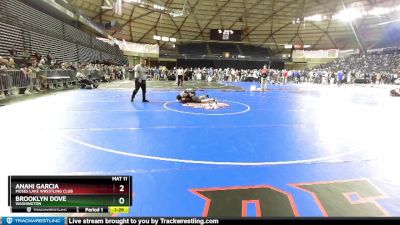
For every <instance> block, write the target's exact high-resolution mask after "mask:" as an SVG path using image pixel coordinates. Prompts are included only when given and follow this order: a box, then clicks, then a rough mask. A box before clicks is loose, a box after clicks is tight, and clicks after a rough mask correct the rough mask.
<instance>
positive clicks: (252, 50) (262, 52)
mask: <svg viewBox="0 0 400 225" xmlns="http://www.w3.org/2000/svg"><path fill="white" fill-rule="evenodd" d="M239 48H240V49H241V51H242V54H243V55H244V56H250V57H253V58H266V57H269V56H271V53H270V51H269V49H267V48H262V47H257V46H254V45H239Z"/></svg>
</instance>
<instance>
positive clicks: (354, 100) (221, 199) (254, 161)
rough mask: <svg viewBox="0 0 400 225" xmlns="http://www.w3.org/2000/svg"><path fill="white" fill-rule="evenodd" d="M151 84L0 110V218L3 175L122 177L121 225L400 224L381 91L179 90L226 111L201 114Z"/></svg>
mask: <svg viewBox="0 0 400 225" xmlns="http://www.w3.org/2000/svg"><path fill="white" fill-rule="evenodd" d="M150 83H151V82H150ZM159 83H161V82H153V85H150V87H151V88H150V89H149V90H148V99H149V100H150V101H151V102H150V103H147V104H146V103H142V102H141V101H140V100H141V92H139V93H138V96H137V98H136V101H135V102H134V103H131V102H130V101H129V100H130V96H131V92H132V86H133V84H132V83H127V82H122V83H118V82H117V83H111V84H109V85H102V86H100V88H99V89H95V90H80V89H76V90H70V91H65V92H57V93H55V94H53V95H44V96H40V97H37V98H31V99H29V100H25V101H19V102H15V103H10V104H7V105H6V106H4V107H1V108H0V126H1V129H0V140H1V141H0V146H1V153H0V154H1V168H2V169H1V171H0V176H1V177H2V178H1V179H2V180H3V181H4V182H1V185H0V193H1V194H0V203H1V205H0V214H1V215H7V214H10V213H9V208H7V204H6V202H7V194H6V193H7V182H6V179H7V176H8V175H130V176H132V177H133V191H134V200H133V206H132V208H131V212H130V214H129V215H130V216H243V217H246V216H249V217H255V216H262V217H269V216H285V217H286V216H289V217H290V216H400V175H399V173H398V171H400V167H399V159H400V158H399V156H400V153H399V149H400V147H399V144H398V137H399V128H400V120H399V117H398V115H399V114H398V113H399V111H400V103H399V99H398V98H395V97H391V96H389V90H390V89H389V88H388V87H374V88H371V87H361V86H342V87H336V86H323V85H314V84H298V85H296V84H288V85H279V86H274V85H270V86H269V87H268V91H266V92H250V91H249V90H250V85H257V86H258V85H259V84H257V83H234V84H232V85H234V86H236V87H230V86H229V84H218V85H214V86H213V87H207V84H206V83H203V84H196V86H194V84H189V86H190V87H200V86H201V88H205V89H202V90H199V91H198V92H197V94H198V95H200V94H208V95H209V96H210V97H215V98H216V99H217V100H218V101H220V102H225V103H228V104H229V105H230V107H228V108H224V109H218V110H204V109H194V108H190V107H187V106H183V105H182V104H180V103H178V102H176V101H175V97H176V95H177V94H179V90H177V89H176V88H166V85H159V86H157V85H158V84H159ZM165 83H168V84H171V83H170V82H165Z"/></svg>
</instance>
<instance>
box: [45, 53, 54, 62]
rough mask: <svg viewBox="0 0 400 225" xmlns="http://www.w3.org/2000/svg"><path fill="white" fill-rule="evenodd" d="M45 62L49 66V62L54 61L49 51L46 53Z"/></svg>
mask: <svg viewBox="0 0 400 225" xmlns="http://www.w3.org/2000/svg"><path fill="white" fill-rule="evenodd" d="M46 57H47V62H48V63H50V64H51V62H52V61H53V60H54V56H53V54H52V53H51V51H49V52H48V53H47V56H46Z"/></svg>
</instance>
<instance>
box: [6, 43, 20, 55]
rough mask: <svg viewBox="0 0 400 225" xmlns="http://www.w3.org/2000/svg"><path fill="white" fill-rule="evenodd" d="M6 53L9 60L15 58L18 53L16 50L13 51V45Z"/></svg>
mask: <svg viewBox="0 0 400 225" xmlns="http://www.w3.org/2000/svg"><path fill="white" fill-rule="evenodd" d="M8 53H10V57H11V58H15V57H17V54H18V52H17V49H15V45H13V46H12V48H10V49H9V50H8Z"/></svg>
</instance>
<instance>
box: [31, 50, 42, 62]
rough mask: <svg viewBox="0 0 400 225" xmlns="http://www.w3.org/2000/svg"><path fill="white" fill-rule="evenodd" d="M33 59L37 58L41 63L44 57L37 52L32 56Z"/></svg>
mask: <svg viewBox="0 0 400 225" xmlns="http://www.w3.org/2000/svg"><path fill="white" fill-rule="evenodd" d="M32 58H35V59H36V61H37V62H40V60H41V59H42V55H41V54H40V53H39V52H38V51H35V53H33V54H32Z"/></svg>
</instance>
